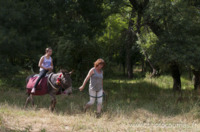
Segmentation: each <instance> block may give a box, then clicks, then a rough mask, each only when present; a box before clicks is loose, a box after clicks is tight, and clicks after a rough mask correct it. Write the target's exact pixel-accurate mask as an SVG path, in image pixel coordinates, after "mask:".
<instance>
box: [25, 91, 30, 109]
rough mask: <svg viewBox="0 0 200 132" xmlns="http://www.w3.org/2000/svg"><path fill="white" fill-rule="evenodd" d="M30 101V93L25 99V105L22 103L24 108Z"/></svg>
mask: <svg viewBox="0 0 200 132" xmlns="http://www.w3.org/2000/svg"><path fill="white" fill-rule="evenodd" d="M29 102H30V94H29V95H28V97H27V99H26V102H25V105H24V108H26V107H27V105H28V103H29Z"/></svg>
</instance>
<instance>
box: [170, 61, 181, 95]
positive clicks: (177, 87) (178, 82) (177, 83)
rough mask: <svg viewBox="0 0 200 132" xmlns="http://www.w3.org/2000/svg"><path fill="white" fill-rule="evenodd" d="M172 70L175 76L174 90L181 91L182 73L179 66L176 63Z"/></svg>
mask: <svg viewBox="0 0 200 132" xmlns="http://www.w3.org/2000/svg"><path fill="white" fill-rule="evenodd" d="M171 72H172V77H173V90H174V91H181V78H180V77H181V74H180V70H179V67H178V65H177V64H176V63H175V64H172V65H171Z"/></svg>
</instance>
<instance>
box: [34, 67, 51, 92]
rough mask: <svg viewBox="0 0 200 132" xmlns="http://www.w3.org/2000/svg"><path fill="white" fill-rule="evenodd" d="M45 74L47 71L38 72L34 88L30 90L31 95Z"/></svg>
mask: <svg viewBox="0 0 200 132" xmlns="http://www.w3.org/2000/svg"><path fill="white" fill-rule="evenodd" d="M47 72H48V71H47V70H42V71H40V74H39V77H38V79H37V81H36V83H35V85H34V87H33V88H32V90H31V93H35V88H36V87H37V85H38V83H39V82H40V80H41V79H42V78H43V77H44V76H45V75H46V73H47Z"/></svg>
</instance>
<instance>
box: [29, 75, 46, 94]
mask: <svg viewBox="0 0 200 132" xmlns="http://www.w3.org/2000/svg"><path fill="white" fill-rule="evenodd" d="M37 79H38V76H36V77H31V78H30V79H29V81H28V83H27V85H26V91H27V93H29V94H30V93H31V90H32V88H33V87H34V85H35V83H36V81H37ZM47 91H48V87H47V77H43V78H42V79H41V80H40V82H39V83H38V85H37V87H36V89H35V93H34V94H33V95H44V94H47Z"/></svg>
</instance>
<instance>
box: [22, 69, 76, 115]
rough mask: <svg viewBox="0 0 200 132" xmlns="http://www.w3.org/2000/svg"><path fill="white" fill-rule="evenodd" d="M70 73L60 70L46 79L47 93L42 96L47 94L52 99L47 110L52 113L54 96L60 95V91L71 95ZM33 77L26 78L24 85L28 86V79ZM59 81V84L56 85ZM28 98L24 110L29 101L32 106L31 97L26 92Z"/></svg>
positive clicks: (54, 102) (30, 94)
mask: <svg viewBox="0 0 200 132" xmlns="http://www.w3.org/2000/svg"><path fill="white" fill-rule="evenodd" d="M72 72H73V71H72ZM72 72H67V71H66V70H61V71H60V72H59V73H51V74H49V76H48V77H47V90H46V91H47V92H45V93H44V94H42V95H45V94H49V95H50V96H51V98H52V100H51V105H50V107H49V109H50V110H51V111H52V112H53V111H54V109H55V105H56V97H55V96H56V95H58V94H61V93H62V91H64V92H65V94H66V95H70V94H71V93H72V80H71V74H72ZM33 76H34V75H31V76H28V77H27V78H26V84H28V82H29V79H30V78H32V77H33ZM58 79H59V84H58V83H57V81H58ZM36 92H37V88H36ZM27 94H28V97H27V99H26V103H25V106H24V107H25V108H26V107H27V105H28V103H29V102H30V101H31V102H32V105H34V101H33V96H34V95H35V94H32V93H31V92H30V90H29V92H28V90H27Z"/></svg>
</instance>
